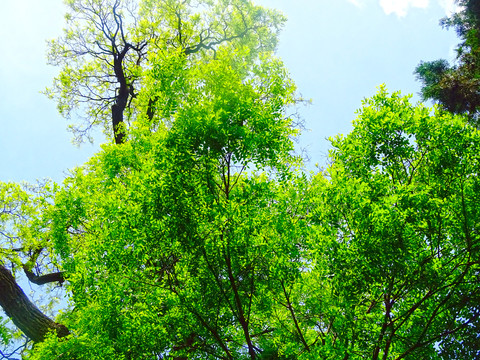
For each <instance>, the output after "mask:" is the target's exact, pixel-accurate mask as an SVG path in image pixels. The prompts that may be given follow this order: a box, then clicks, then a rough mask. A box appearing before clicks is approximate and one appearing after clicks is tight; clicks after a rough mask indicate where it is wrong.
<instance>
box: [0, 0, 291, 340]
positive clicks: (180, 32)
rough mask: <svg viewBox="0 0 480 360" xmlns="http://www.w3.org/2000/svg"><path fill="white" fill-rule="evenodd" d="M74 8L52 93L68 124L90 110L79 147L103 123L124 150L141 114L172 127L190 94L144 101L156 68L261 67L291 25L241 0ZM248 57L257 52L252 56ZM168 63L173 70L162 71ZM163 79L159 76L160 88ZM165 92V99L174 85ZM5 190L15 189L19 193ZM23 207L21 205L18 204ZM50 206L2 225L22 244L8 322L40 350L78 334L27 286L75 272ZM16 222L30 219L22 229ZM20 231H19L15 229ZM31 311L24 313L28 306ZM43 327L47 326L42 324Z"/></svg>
mask: <svg viewBox="0 0 480 360" xmlns="http://www.w3.org/2000/svg"><path fill="white" fill-rule="evenodd" d="M66 3H67V5H68V6H69V9H70V11H69V13H68V14H67V15H66V19H67V23H68V27H67V29H66V30H65V36H64V37H63V38H60V39H58V40H56V41H52V42H51V44H50V52H49V61H50V62H51V63H52V64H55V65H60V66H62V70H61V73H60V75H59V76H58V77H57V78H56V79H55V82H54V85H53V87H52V89H49V90H48V91H47V93H48V94H49V95H50V96H51V97H53V98H55V99H56V100H57V101H58V106H59V110H60V112H61V113H62V114H63V115H65V116H67V117H70V116H71V115H72V114H73V111H74V110H80V112H82V111H85V115H86V120H87V126H86V127H83V128H82V127H77V126H73V127H72V130H73V131H74V133H75V136H76V140H78V141H80V140H81V138H82V137H83V136H88V132H89V130H90V129H91V127H92V126H94V125H97V124H103V125H104V127H105V129H106V132H107V133H109V132H110V134H111V135H112V137H113V139H114V140H115V143H116V144H122V143H124V142H125V141H126V136H127V132H128V129H127V124H126V121H125V116H126V118H127V119H128V124H133V123H134V121H135V120H136V118H137V115H138V114H141V116H142V117H143V118H145V119H148V125H146V123H145V122H143V124H144V126H146V127H147V128H149V129H150V131H155V130H156V128H157V127H161V126H165V124H166V123H167V120H168V117H167V118H166V117H165V116H167V115H166V114H165V113H162V114H158V113H156V109H157V108H166V106H167V105H169V106H170V105H172V103H173V102H174V101H175V98H178V97H180V96H181V95H182V94H181V93H180V92H179V93H177V94H175V93H174V90H179V91H180V90H181V89H179V88H178V87H177V88H175V89H174V88H171V89H170V91H169V92H168V93H167V94H166V95H168V97H169V98H168V99H165V98H162V99H160V98H159V97H157V95H155V96H153V97H150V98H147V95H142V89H143V87H144V86H145V85H148V88H149V89H150V90H149V91H150V92H149V93H150V94H155V93H158V94H160V93H161V91H160V90H158V91H156V92H155V91H154V89H153V85H151V84H148V83H147V84H146V83H145V82H144V75H145V74H150V68H151V67H154V68H155V69H156V70H161V71H162V74H161V75H162V76H163V78H162V79H163V80H165V79H167V78H168V77H170V78H171V79H172V77H174V76H175V75H176V73H175V72H174V70H182V69H183V68H185V67H195V66H197V63H198V64H201V63H202V62H205V61H208V60H209V59H210V60H211V59H215V58H216V57H217V52H218V51H220V50H221V48H222V47H224V46H227V47H229V49H230V50H235V49H239V50H242V51H243V52H244V55H245V56H243V57H242V58H243V59H244V60H245V61H247V62H249V63H254V62H255V61H256V60H257V58H258V56H259V55H260V54H263V53H266V52H268V51H269V50H272V49H274V47H275V41H276V33H277V31H278V30H279V28H280V27H281V25H282V23H283V21H284V19H283V17H282V16H280V15H279V14H278V13H276V12H274V11H269V10H266V9H263V8H261V7H258V6H254V5H253V4H252V3H251V2H249V1H237V0H232V1H223V0H222V1H182V2H178V1H142V2H140V4H138V3H137V2H134V1H120V0H112V1H97V0H91V1H89V0H85V1H67V2H66ZM245 48H248V49H249V51H248V52H246V51H244V49H245ZM223 51H226V50H225V49H223ZM150 58H151V59H152V60H150ZM161 59H165V60H168V61H170V60H171V61H170V62H169V63H168V64H163V65H162V64H161V63H160V60H161ZM172 59H174V60H172ZM174 64H179V68H176V69H166V68H165V66H170V65H174ZM164 70H168V71H166V72H165V71H164ZM162 79H160V78H159V77H157V79H156V81H162ZM171 84H172V83H170V85H171ZM163 86H164V87H163V90H165V84H164V85H163ZM163 94H164V93H163ZM164 95H165V94H164ZM137 97H138V98H140V97H141V98H142V101H141V102H140V103H137V102H136V99H137ZM163 100H166V103H165V104H164V103H160V101H163ZM170 110H171V113H170V115H172V113H173V112H175V111H176V109H174V108H170ZM170 115H169V116H170ZM257 125H258V124H257ZM274 134H276V135H278V134H277V133H274ZM5 186H6V187H7V188H8V187H9V186H10V185H9V184H6V185H5ZM47 189H48V188H47ZM45 192H46V193H48V195H45V196H46V197H47V198H48V197H50V198H52V197H54V191H52V192H49V191H47V190H45ZM22 194H23V195H22V198H21V201H27V200H26V199H27V198H28V197H31V198H32V199H33V200H28V201H33V202H36V201H40V200H41V199H40V198H38V199H37V197H36V195H35V194H30V195H28V194H27V193H22ZM23 196H24V197H25V198H24V197H23ZM42 196H43V195H42ZM13 199H14V200H13V201H15V197H14V198H13ZM3 201H4V202H3V204H8V201H10V200H8V201H7V200H5V199H4V200H3ZM40 202H41V206H40V205H39V206H40V208H38V209H37V207H36V206H37V205H35V206H34V208H35V209H36V210H32V211H33V212H32V213H31V214H30V213H29V212H28V211H27V212H26V213H25V209H23V208H22V209H21V211H20V212H19V213H18V214H10V212H9V211H8V210H7V212H6V213H5V210H4V213H2V216H6V217H8V219H11V222H10V223H8V224H7V225H6V228H8V229H9V230H10V229H11V230H12V231H13V235H8V236H4V237H3V238H2V239H3V240H5V247H3V246H2V248H3V250H2V251H3V252H5V254H2V259H1V261H2V263H1V266H2V267H1V270H2V278H1V281H0V284H1V285H0V287H1V289H2V290H4V292H3V293H2V295H3V296H2V297H1V298H0V302H1V303H0V305H1V306H2V308H3V309H4V311H5V313H6V314H7V316H9V317H10V318H11V319H12V320H13V322H14V323H15V324H16V325H17V326H18V327H19V328H20V329H21V330H22V331H23V332H24V333H25V334H27V336H28V337H30V338H31V339H33V340H34V341H35V342H40V341H43V339H44V338H45V336H46V334H47V333H48V332H50V331H51V330H57V333H58V335H59V336H64V335H66V334H67V333H68V330H67V329H66V328H65V327H64V326H63V325H60V324H58V323H56V322H54V321H53V320H51V319H50V318H48V317H46V316H45V315H43V314H42V313H41V312H40V311H39V310H38V308H37V307H36V306H35V305H34V304H33V303H32V302H30V301H28V298H27V297H26V296H25V294H24V293H23V291H22V290H21V288H20V287H19V286H18V283H17V281H18V275H19V273H18V269H23V270H24V273H25V275H26V276H27V278H28V279H29V280H30V281H31V282H34V283H37V284H45V283H52V282H59V283H63V281H64V280H65V278H64V275H65V273H64V271H60V270H59V269H57V267H60V268H63V267H66V265H64V264H63V263H59V262H58V260H59V259H58V257H57V255H55V254H56V252H55V251H53V249H52V247H53V245H54V244H55V242H56V240H57V238H55V237H53V238H47V237H46V236H45V231H46V229H48V228H50V227H51V226H52V223H55V221H56V220H55V218H47V215H46V214H47V212H46V210H45V208H47V207H48V206H47V205H48V200H41V201H40ZM5 206H7V205H5ZM5 209H8V208H5ZM67 213H68V210H67ZM39 214H43V215H42V216H41V217H43V218H45V223H42V222H41V221H39V220H38V219H39V218H40V216H39ZM16 219H22V221H21V226H20V227H18V228H17V227H16ZM37 220H38V221H37ZM7 222H8V221H7ZM10 224H14V225H15V226H13V227H12V228H10ZM27 224H29V225H27ZM69 226H72V228H67V231H73V230H72V229H74V227H75V226H74V225H71V224H69ZM63 230H65V229H63ZM79 231H80V232H81V230H79ZM3 235H4V234H2V236H3ZM12 239H15V241H13V240H12ZM2 245H3V244H2ZM8 261H11V265H10V266H7V262H8ZM43 271H45V273H44V272H43ZM37 274H40V275H37ZM42 274H43V275H42ZM6 290H8V292H7V291H6ZM13 299H15V301H13ZM22 302H23V303H24V306H23V307H20V304H21V303H22ZM12 305H15V306H13V307H12ZM25 309H27V312H25ZM26 314H28V315H26ZM22 316H23V318H22ZM35 319H40V320H41V321H40V322H36V321H35ZM39 324H42V325H40V326H39ZM2 336H3V339H4V340H5V342H6V340H8V337H9V335H8V331H7V329H6V328H3V327H2Z"/></svg>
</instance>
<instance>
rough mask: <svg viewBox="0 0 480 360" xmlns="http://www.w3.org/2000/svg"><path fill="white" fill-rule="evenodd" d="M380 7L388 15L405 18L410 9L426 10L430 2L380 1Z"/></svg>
mask: <svg viewBox="0 0 480 360" xmlns="http://www.w3.org/2000/svg"><path fill="white" fill-rule="evenodd" d="M446 1H448V0H446ZM380 6H381V7H382V9H383V11H385V14H387V15H389V14H391V13H395V14H397V16H405V15H407V12H408V10H409V8H410V7H417V8H423V9H425V8H426V7H427V6H428V0H380Z"/></svg>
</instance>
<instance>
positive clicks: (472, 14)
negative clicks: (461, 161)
mask: <svg viewBox="0 0 480 360" xmlns="http://www.w3.org/2000/svg"><path fill="white" fill-rule="evenodd" d="M456 3H457V5H458V6H460V8H461V10H460V11H459V12H457V13H455V14H453V15H452V16H450V17H447V18H444V19H442V20H441V21H440V24H441V25H442V26H443V27H446V28H450V27H453V28H454V29H455V30H456V32H457V34H458V36H459V37H460V39H461V42H460V44H459V45H458V46H457V49H456V50H457V59H456V62H455V64H453V65H450V64H449V63H448V61H447V60H443V59H442V60H435V61H427V62H421V63H420V64H419V65H418V66H417V68H416V69H415V74H416V76H417V79H418V80H420V81H421V82H422V90H421V95H422V97H423V99H424V100H433V101H435V102H437V103H439V104H441V105H442V106H443V107H444V108H445V109H446V110H448V111H450V112H453V113H456V114H467V115H468V116H469V118H470V121H472V122H473V123H475V124H477V123H478V115H479V111H480V95H479V94H480V92H479V89H480V65H479V64H480V57H479V56H480V8H479V4H478V1H474V0H457V1H456Z"/></svg>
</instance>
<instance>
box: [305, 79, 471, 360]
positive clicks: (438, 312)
mask: <svg viewBox="0 0 480 360" xmlns="http://www.w3.org/2000/svg"><path fill="white" fill-rule="evenodd" d="M332 145H333V149H332V151H331V154H330V156H331V160H332V164H331V165H330V167H329V168H328V170H327V172H326V175H327V177H324V176H321V175H319V176H318V178H317V181H316V182H317V184H318V185H317V186H318V192H317V193H318V197H317V199H318V200H317V203H318V205H317V207H316V211H315V213H313V214H312V220H313V221H314V222H315V223H316V227H317V233H318V236H317V237H316V239H315V244H314V245H313V247H314V249H315V251H316V253H317V254H318V255H317V257H316V261H317V264H316V267H315V270H313V271H312V272H311V275H310V276H311V277H312V278H313V279H314V281H315V282H314V283H312V286H311V290H310V292H311V294H310V296H309V298H307V299H306V300H305V302H306V303H307V304H308V307H307V309H308V311H309V313H310V314H312V316H314V317H316V318H317V319H318V324H317V327H318V329H319V331H321V332H322V338H323V342H324V345H325V346H324V347H318V353H317V355H316V356H317V358H332V359H339V358H344V359H347V358H348V359H357V358H369V359H410V358H415V359H419V358H421V359H437V358H445V359H459V358H464V359H473V358H477V357H478V356H479V355H480V354H479V352H478V349H479V346H478V345H479V342H478V326H479V325H480V309H479V307H478V303H479V302H478V301H479V300H480V299H479V296H480V290H479V288H478V286H477V282H478V274H479V265H480V262H479V260H480V258H479V248H480V242H479V233H478V229H477V224H478V222H479V220H480V218H479V215H480V214H479V211H478V206H477V204H478V200H479V199H478V194H479V192H478V189H479V186H480V181H479V179H478V176H477V174H478V168H479V161H480V157H479V155H478V154H479V147H480V134H479V132H478V131H477V130H476V129H475V128H474V127H472V126H471V125H467V124H466V123H465V119H464V118H462V117H456V116H453V115H451V114H449V113H445V112H441V111H439V110H438V109H435V112H434V113H433V114H432V110H431V109H428V108H426V107H424V106H423V105H418V106H412V105H411V104H409V102H408V97H402V96H401V95H400V94H399V93H394V94H392V95H389V94H388V93H387V92H386V90H385V88H383V87H382V88H381V89H380V92H379V93H378V94H377V95H375V96H374V97H373V98H372V99H368V100H365V101H364V104H363V108H362V109H361V110H360V111H359V115H358V117H357V119H356V120H355V122H354V130H353V131H352V132H351V133H350V134H348V135H347V136H345V137H343V136H337V137H336V138H335V139H332ZM317 299H320V300H317ZM460 344H461V345H460ZM327 345H328V346H327Z"/></svg>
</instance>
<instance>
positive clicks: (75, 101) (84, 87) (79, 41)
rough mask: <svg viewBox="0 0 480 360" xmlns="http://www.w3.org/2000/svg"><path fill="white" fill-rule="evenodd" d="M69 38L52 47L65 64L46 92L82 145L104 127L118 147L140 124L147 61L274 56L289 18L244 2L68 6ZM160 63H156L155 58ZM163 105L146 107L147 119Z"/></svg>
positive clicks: (87, 0)
mask: <svg viewBox="0 0 480 360" xmlns="http://www.w3.org/2000/svg"><path fill="white" fill-rule="evenodd" d="M66 4H67V6H68V8H69V12H68V13H67V14H66V16H65V17H66V20H67V28H66V29H65V35H64V37H61V38H59V39H57V40H53V41H52V42H51V43H50V51H49V54H48V59H49V62H50V63H51V64H53V65H57V66H61V68H62V69H61V72H60V74H59V75H58V76H57V77H56V78H55V81H54V84H53V87H52V88H50V89H47V92H46V93H47V94H48V95H49V96H50V97H51V98H53V99H55V100H56V101H57V103H58V109H59V111H60V113H61V114H62V115H63V116H65V117H67V118H70V117H71V116H72V115H73V114H74V113H75V112H76V111H77V110H78V113H79V114H80V115H81V114H83V118H84V120H85V124H84V125H72V126H71V127H70V128H71V130H72V131H73V133H74V136H75V140H76V141H77V142H80V141H82V139H83V138H84V137H85V136H87V137H88V136H89V133H90V130H91V128H92V127H93V126H95V125H102V126H103V127H104V130H105V132H106V134H107V136H108V137H111V136H112V135H113V138H114V140H115V143H117V144H119V143H123V142H124V140H125V130H126V128H127V127H128V125H129V124H130V123H131V122H132V121H134V119H135V118H136V108H137V103H136V101H135V99H136V98H137V96H138V95H139V93H141V91H142V88H143V86H144V85H145V82H144V80H143V79H144V77H143V76H144V70H146V69H148V68H149V67H150V66H151V63H150V59H149V57H150V56H151V55H152V54H156V53H157V52H159V51H161V52H164V53H171V52H175V53H182V54H183V56H185V57H187V58H188V59H190V60H192V61H195V60H196V59H208V58H213V57H215V54H216V51H217V49H218V48H219V46H221V45H223V44H226V43H231V44H233V43H235V44H236V46H244V45H247V46H248V47H249V48H250V50H251V52H252V53H258V51H264V50H265V51H268V50H272V49H274V47H275V44H276V35H277V33H278V31H279V29H280V28H281V26H282V24H283V22H284V18H283V17H282V16H280V15H279V14H278V13H276V12H274V11H271V10H266V9H264V8H262V7H259V6H255V5H253V4H252V3H251V2H250V1H244V0H216V1H202V0H183V1H177V0H155V1H150V0H143V1H140V2H138V1H134V0H68V1H66ZM156 61H159V58H158V56H157V57H156ZM157 101H158V99H155V98H151V99H149V100H148V102H147V104H148V107H149V111H148V112H147V114H148V116H149V117H150V118H153V117H154V112H155V111H154V109H155V107H156V103H157Z"/></svg>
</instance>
